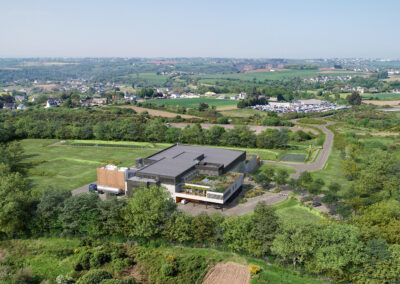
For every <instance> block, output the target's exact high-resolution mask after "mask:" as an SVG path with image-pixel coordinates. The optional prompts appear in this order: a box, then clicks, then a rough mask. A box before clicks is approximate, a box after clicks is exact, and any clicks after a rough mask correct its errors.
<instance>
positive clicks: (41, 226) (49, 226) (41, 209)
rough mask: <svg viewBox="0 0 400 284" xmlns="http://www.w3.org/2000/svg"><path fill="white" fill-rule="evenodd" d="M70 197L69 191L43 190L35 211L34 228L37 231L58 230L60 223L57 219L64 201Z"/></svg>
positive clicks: (60, 227)
mask: <svg viewBox="0 0 400 284" xmlns="http://www.w3.org/2000/svg"><path fill="white" fill-rule="evenodd" d="M70 197H71V192H69V191H56V190H52V191H45V192H44V193H43V196H42V198H41V199H40V201H39V204H38V205H37V209H36V212H35V219H36V222H35V228H33V229H32V230H33V231H37V232H46V233H50V232H60V231H61V230H62V224H61V222H60V220H59V219H58V217H59V215H60V213H61V210H62V208H63V206H64V201H65V200H66V199H68V198H70Z"/></svg>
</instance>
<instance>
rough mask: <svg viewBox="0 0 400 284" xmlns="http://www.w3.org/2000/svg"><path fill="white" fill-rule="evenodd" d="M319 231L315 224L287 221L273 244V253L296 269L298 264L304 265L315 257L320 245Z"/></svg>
mask: <svg viewBox="0 0 400 284" xmlns="http://www.w3.org/2000/svg"><path fill="white" fill-rule="evenodd" d="M317 231H318V227H317V226H316V225H315V224H314V223H306V222H300V223H297V222H294V221H292V220H290V221H286V222H284V223H283V224H282V225H281V228H280V231H279V232H278V233H277V235H276V237H275V239H274V241H273V242H272V247H271V251H272V252H273V253H275V254H276V255H278V256H279V257H281V258H282V259H284V260H290V261H291V262H292V264H293V268H296V264H297V263H304V262H306V261H307V260H309V259H311V257H312V256H313V253H314V250H315V248H316V247H317V245H318V240H317V238H316V232H317Z"/></svg>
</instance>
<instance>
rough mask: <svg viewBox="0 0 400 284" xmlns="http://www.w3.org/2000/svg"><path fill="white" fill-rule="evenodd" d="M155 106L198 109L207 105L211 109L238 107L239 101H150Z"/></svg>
mask: <svg viewBox="0 0 400 284" xmlns="http://www.w3.org/2000/svg"><path fill="white" fill-rule="evenodd" d="M148 102H150V103H153V104H159V105H166V106H183V107H186V108H198V107H199V104H200V103H206V104H208V105H209V106H210V107H211V106H215V107H217V108H218V107H226V106H236V105H237V103H238V101H236V100H222V99H212V98H206V97H204V98H193V99H189V98H185V99H168V100H150V101H148Z"/></svg>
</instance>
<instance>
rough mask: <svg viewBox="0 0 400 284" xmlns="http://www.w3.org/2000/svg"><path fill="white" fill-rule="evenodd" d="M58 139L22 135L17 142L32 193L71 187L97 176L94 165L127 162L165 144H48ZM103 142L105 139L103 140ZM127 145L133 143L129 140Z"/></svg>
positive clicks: (153, 151)
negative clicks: (90, 145) (23, 151)
mask: <svg viewBox="0 0 400 284" xmlns="http://www.w3.org/2000/svg"><path fill="white" fill-rule="evenodd" d="M55 142H58V140H50V139H49V140H47V139H25V140H22V141H21V144H22V146H23V148H24V150H25V153H24V154H25V159H24V163H26V164H27V168H28V175H29V182H30V183H31V186H32V191H33V192H34V194H40V193H41V192H43V191H45V190H48V189H55V190H72V189H75V188H77V187H79V186H82V185H85V184H88V183H90V182H92V181H94V180H96V178H97V173H96V168H97V167H99V166H101V165H103V164H106V163H114V164H117V165H119V166H131V165H133V164H134V163H135V159H136V158H138V157H145V156H148V155H150V154H153V153H155V152H157V151H159V150H161V149H163V148H165V147H163V146H161V145H160V146H159V145H154V146H150V145H149V147H146V145H142V144H141V143H140V144H139V145H138V146H144V147H142V148H139V149H130V148H123V147H121V148H117V147H74V146H72V145H65V146H49V145H51V144H53V143H55ZM105 143H107V142H105ZM131 145H134V143H132V144H131Z"/></svg>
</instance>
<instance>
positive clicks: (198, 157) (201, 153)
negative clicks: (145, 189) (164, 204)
mask: <svg viewBox="0 0 400 284" xmlns="http://www.w3.org/2000/svg"><path fill="white" fill-rule="evenodd" d="M243 153H244V151H238V150H229V149H223V148H214V147H203V146H190V145H175V146H172V147H170V148H167V149H165V150H162V151H160V152H158V153H156V154H154V155H151V156H149V157H147V158H146V159H150V160H153V161H154V162H153V163H152V164H150V165H148V166H146V167H144V168H142V169H140V170H139V171H138V172H139V173H143V174H154V175H162V176H172V177H176V176H179V175H180V174H182V173H183V172H185V171H187V170H188V169H190V168H192V167H193V166H195V165H197V164H198V163H199V162H200V161H202V162H205V163H215V164H223V165H224V167H227V166H229V165H230V164H231V163H232V162H234V161H235V160H236V159H237V158H239V157H240V156H241V155H243Z"/></svg>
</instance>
